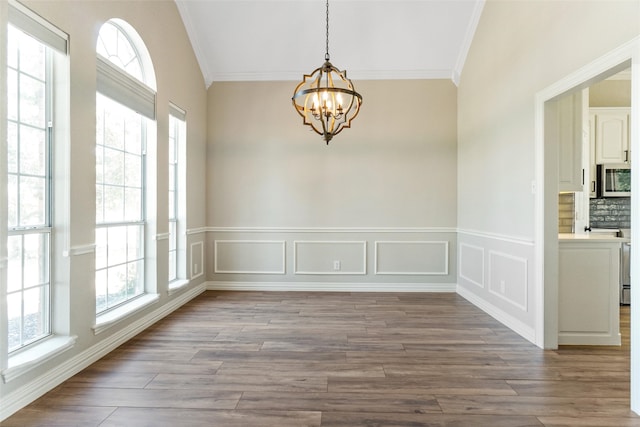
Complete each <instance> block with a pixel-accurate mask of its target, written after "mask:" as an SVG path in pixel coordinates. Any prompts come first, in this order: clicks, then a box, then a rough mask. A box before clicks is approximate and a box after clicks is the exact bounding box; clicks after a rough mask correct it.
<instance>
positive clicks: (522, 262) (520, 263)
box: [457, 230, 536, 343]
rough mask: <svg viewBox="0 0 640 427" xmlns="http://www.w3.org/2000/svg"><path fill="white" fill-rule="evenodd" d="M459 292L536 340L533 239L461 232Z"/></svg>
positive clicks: (459, 234)
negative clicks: (532, 267) (531, 266)
mask: <svg viewBox="0 0 640 427" xmlns="http://www.w3.org/2000/svg"><path fill="white" fill-rule="evenodd" d="M458 248H459V252H458V253H459V255H458V263H459V265H458V272H459V273H458V287H457V292H458V293H459V294H460V295H462V296H463V297H465V298H466V299H468V300H469V301H471V302H472V303H474V304H475V305H477V306H478V307H480V308H481V309H483V310H484V311H486V312H487V313H488V314H490V315H491V316H493V317H495V318H496V319H498V320H499V321H501V322H502V323H504V324H505V325H506V326H508V327H510V328H511V329H513V330H514V331H516V332H517V333H519V334H520V335H522V336H523V337H524V338H526V339H528V340H529V341H531V342H533V343H535V342H536V341H535V325H536V323H535V320H536V318H535V316H536V300H535V290H534V289H533V286H531V284H532V283H535V281H534V278H533V271H532V270H533V269H531V268H529V266H530V265H532V264H533V256H534V244H533V241H530V240H525V239H518V238H513V237H510V236H502V235H498V234H491V233H481V232H475V231H470V230H459V231H458Z"/></svg>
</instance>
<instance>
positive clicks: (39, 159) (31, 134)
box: [20, 125, 47, 176]
mask: <svg viewBox="0 0 640 427" xmlns="http://www.w3.org/2000/svg"><path fill="white" fill-rule="evenodd" d="M46 136H47V135H46V132H45V131H44V129H37V128H33V127H31V126H24V125H23V126H20V173H23V174H28V175H39V176H45V174H46V154H47V152H46Z"/></svg>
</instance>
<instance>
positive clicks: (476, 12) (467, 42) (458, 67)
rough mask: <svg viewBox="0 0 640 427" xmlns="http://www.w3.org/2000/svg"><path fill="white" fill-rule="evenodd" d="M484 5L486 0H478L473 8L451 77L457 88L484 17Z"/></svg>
mask: <svg viewBox="0 0 640 427" xmlns="http://www.w3.org/2000/svg"><path fill="white" fill-rule="evenodd" d="M484 3H485V0H477V1H476V4H475V6H474V7H473V12H472V14H471V19H469V25H468V26H467V31H466V32H465V35H464V39H463V40H462V46H460V50H459V52H458V58H457V60H456V64H455V66H454V67H453V72H452V75H451V80H452V81H453V83H454V84H455V85H456V86H458V85H459V84H460V77H461V76H462V70H463V69H464V63H465V62H466V60H467V55H468V54H469V49H470V48H471V42H472V41H473V36H474V35H475V33H476V29H477V28H478V23H479V22H480V17H481V16H482V10H483V9H484Z"/></svg>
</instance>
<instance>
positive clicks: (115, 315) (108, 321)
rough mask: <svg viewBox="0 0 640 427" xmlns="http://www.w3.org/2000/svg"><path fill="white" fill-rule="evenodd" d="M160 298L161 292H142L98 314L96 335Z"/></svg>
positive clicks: (94, 328) (95, 326) (95, 328)
mask: <svg viewBox="0 0 640 427" xmlns="http://www.w3.org/2000/svg"><path fill="white" fill-rule="evenodd" d="M159 300H160V294H142V295H141V296H139V297H137V298H135V299H133V300H131V301H129V302H126V303H124V304H122V305H121V306H119V307H116V308H114V309H113V310H109V311H107V312H105V313H102V314H99V315H98V316H96V324H95V325H94V326H93V328H92V329H93V333H94V335H98V334H101V333H102V332H104V331H106V330H108V329H110V328H112V327H113V326H116V325H117V324H119V323H120V322H122V321H124V320H126V319H128V318H129V317H131V316H132V315H134V314H136V313H137V312H138V311H140V310H142V309H144V308H146V307H148V306H150V305H152V304H155V303H156V302H158V301H159Z"/></svg>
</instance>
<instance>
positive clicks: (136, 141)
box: [124, 114, 142, 154]
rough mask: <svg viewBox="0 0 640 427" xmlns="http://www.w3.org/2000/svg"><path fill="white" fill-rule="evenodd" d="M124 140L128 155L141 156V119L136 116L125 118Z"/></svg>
mask: <svg viewBox="0 0 640 427" xmlns="http://www.w3.org/2000/svg"><path fill="white" fill-rule="evenodd" d="M124 139H125V142H126V147H127V148H126V150H127V151H128V152H129V153H133V154H142V117H140V116H139V115H137V114H131V115H129V117H127V123H126V125H125V135H124Z"/></svg>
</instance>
